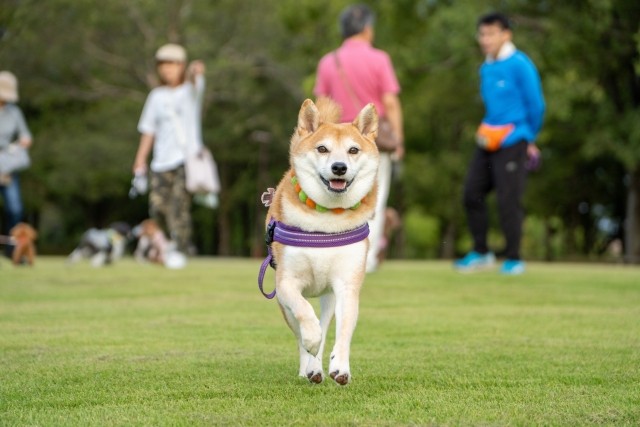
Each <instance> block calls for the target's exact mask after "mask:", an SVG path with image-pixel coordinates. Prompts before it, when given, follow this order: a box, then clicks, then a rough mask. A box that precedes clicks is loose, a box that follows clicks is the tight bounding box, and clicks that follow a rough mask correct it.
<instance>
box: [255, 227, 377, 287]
mask: <svg viewBox="0 0 640 427" xmlns="http://www.w3.org/2000/svg"><path fill="white" fill-rule="evenodd" d="M368 235H369V224H367V223H366V222H365V223H364V224H363V225H361V226H360V227H358V228H354V229H353V230H350V231H344V232H342V233H320V232H309V231H303V230H301V229H299V228H297V227H291V226H289V225H286V224H283V223H281V222H280V221H275V220H273V219H272V220H271V221H269V225H267V233H266V235H265V242H266V243H267V252H268V254H267V257H266V258H265V260H264V261H263V262H262V266H261V267H260V273H259V274H258V288H259V289H260V292H262V295H264V296H265V297H266V298H267V299H272V298H273V297H274V296H276V290H275V289H274V290H273V292H271V293H269V294H267V293H265V292H264V290H263V288H262V282H263V280H264V275H265V273H266V271H267V267H268V266H269V265H271V267H273V268H274V269H275V268H276V266H275V263H274V261H273V254H272V253H271V243H273V242H278V243H282V244H283V245H288V246H298V247H302V248H335V247H338V246H346V245H350V244H352V243H357V242H360V241H362V240H364V239H366V238H367V236H368Z"/></svg>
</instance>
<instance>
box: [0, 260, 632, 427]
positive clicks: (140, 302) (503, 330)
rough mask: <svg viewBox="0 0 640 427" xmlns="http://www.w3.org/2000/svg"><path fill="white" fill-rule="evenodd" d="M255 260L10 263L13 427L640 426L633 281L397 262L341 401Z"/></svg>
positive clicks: (3, 285) (2, 419)
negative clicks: (314, 381)
mask: <svg viewBox="0 0 640 427" xmlns="http://www.w3.org/2000/svg"><path fill="white" fill-rule="evenodd" d="M260 262H261V260H256V259H220V258H202V259H195V260H192V261H191V262H190V264H189V265H188V266H187V268H186V269H184V270H165V269H162V268H160V267H157V266H151V265H138V264H136V263H135V262H134V261H133V260H130V259H125V260H123V261H122V262H119V263H117V264H116V265H113V266H110V267H107V268H101V269H95V268H92V267H90V266H89V265H87V264H78V265H75V266H73V267H70V266H67V265H65V263H64V259H62V258H55V257H41V258H39V259H38V261H37V264H36V266H35V267H34V268H28V267H20V268H14V267H12V266H11V265H10V264H9V263H8V262H7V261H6V260H4V259H3V260H1V261H0V425H3V426H13V425H41V426H50V425H55V426H67V425H69V426H135V425H153V426H158V425H171V426H174V425H185V426H186V425H189V426H190V425H234V426H235V425H256V426H258V425H259V426H262V425H278V426H280V425H305V426H306V425H353V426H357V425H365V426H395V425H566V426H577V425H630V426H631V425H640V386H639V384H640V268H638V267H625V266H610V265H588V264H533V263H531V264H529V265H528V271H527V273H526V274H525V275H523V276H520V277H503V276H500V275H498V274H497V273H496V272H485V273H478V274H475V275H461V274H457V273H455V272H454V271H452V269H451V264H450V263H447V262H406V261H389V262H387V263H385V264H384V265H383V266H382V268H381V269H380V271H379V272H377V273H375V274H372V275H369V276H367V279H366V282H365V287H364V288H363V291H362V295H361V306H360V320H359V323H358V327H357V329H356V334H355V337H354V340H353V343H352V354H351V369H352V374H353V381H352V383H351V384H349V385H348V386H346V387H338V386H336V385H335V384H334V383H333V382H332V381H331V380H328V381H325V382H324V383H323V384H320V385H311V384H309V383H308V382H307V381H306V380H304V379H300V378H298V377H297V372H298V366H297V363H298V355H297V348H296V344H295V341H294V338H293V335H292V334H291V332H290V331H289V329H288V328H287V327H286V326H285V323H284V321H283V319H282V317H281V315H280V312H279V310H278V308H277V304H276V302H275V301H274V300H271V301H268V300H266V299H264V298H263V297H262V295H261V294H260V293H259V292H258V289H257V285H256V276H257V272H258V269H259V266H260ZM273 277H274V275H273V272H272V271H269V272H268V273H267V278H266V287H267V288H269V289H271V287H272V286H273ZM316 306H317V305H316ZM332 342H333V334H332V336H331V337H330V342H329V345H328V350H327V352H326V353H328V352H329V350H330V348H331V345H332ZM326 359H327V354H325V369H326V364H327V360H326Z"/></svg>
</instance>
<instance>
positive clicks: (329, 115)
mask: <svg viewBox="0 0 640 427" xmlns="http://www.w3.org/2000/svg"><path fill="white" fill-rule="evenodd" d="M315 104H316V107H317V108H318V111H319V112H320V123H340V117H342V108H340V105H338V104H337V103H336V102H335V101H334V100H332V99H331V98H328V97H326V96H321V97H319V98H318V99H317V101H316V103H315Z"/></svg>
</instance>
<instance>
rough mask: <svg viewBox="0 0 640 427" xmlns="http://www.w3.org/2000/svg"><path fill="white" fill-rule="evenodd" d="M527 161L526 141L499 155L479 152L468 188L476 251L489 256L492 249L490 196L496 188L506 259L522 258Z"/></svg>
mask: <svg viewBox="0 0 640 427" xmlns="http://www.w3.org/2000/svg"><path fill="white" fill-rule="evenodd" d="M526 159H527V143H526V142H525V141H522V142H519V143H517V144H515V145H513V146H510V147H506V148H503V149H500V150H498V151H495V152H488V151H485V150H482V149H480V148H477V149H476V152H475V154H474V156H473V159H472V160H471V165H470V167H469V171H468V174H467V178H466V182H465V186H464V207H465V210H466V212H467V218H468V221H469V229H470V231H471V235H472V237H473V250H474V251H476V252H479V253H486V252H488V250H489V248H488V246H487V231H488V230H489V218H488V215H487V206H486V197H487V194H489V192H490V191H491V190H493V189H495V190H496V196H497V199H498V213H499V217H500V226H501V228H502V232H503V233H504V237H505V240H506V243H507V246H506V251H505V256H506V257H507V258H509V259H520V240H521V238H522V221H523V219H524V211H523V208H522V196H523V194H524V188H525V183H526V178H527V170H526V169H525V162H526Z"/></svg>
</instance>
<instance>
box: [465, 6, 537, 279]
mask: <svg viewBox="0 0 640 427" xmlns="http://www.w3.org/2000/svg"><path fill="white" fill-rule="evenodd" d="M477 30H478V34H477V37H478V43H479V45H480V48H481V49H482V52H483V53H484V54H485V55H486V59H485V62H484V63H483V64H482V66H481V67H480V94H481V95H482V101H483V103H484V106H485V115H484V118H483V119H482V123H481V125H480V127H479V128H478V131H477V133H476V140H477V143H478V146H477V147H476V149H475V153H474V155H473V158H472V160H471V164H470V166H469V169H468V171H467V177H466V181H465V186H464V196H463V197H464V207H465V210H466V213H467V220H468V222H469V229H470V231H471V236H472V238H473V250H472V251H471V252H469V253H468V254H467V255H465V256H464V258H461V259H458V260H456V261H455V263H454V266H455V268H456V269H457V270H459V271H474V270H479V269H484V268H490V267H492V266H493V265H494V264H495V255H494V254H493V252H490V251H489V247H488V245H487V232H488V228H489V218H488V215H487V206H486V197H487V195H488V193H489V192H490V191H492V190H494V189H495V190H496V195H497V201H498V213H499V218H500V226H501V228H502V232H503V233H504V237H505V241H506V248H505V252H504V256H505V257H506V260H505V261H504V263H503V265H502V267H501V269H500V272H501V273H503V274H521V273H523V272H524V262H522V260H521V259H520V240H521V237H522V222H523V220H524V210H523V208H522V196H523V195H524V190H525V181H526V177H527V162H528V161H529V162H530V165H532V166H533V167H535V166H536V163H537V162H538V161H539V158H540V150H539V149H538V147H537V145H536V138H537V136H538V133H539V132H540V128H541V127H542V119H543V115H544V110H545V102H544V97H543V94H542V85H541V82H540V76H539V75H538V70H537V69H536V67H535V65H534V64H533V62H532V61H531V59H529V57H528V56H527V55H525V54H524V53H523V52H521V51H519V50H517V49H516V47H515V45H514V44H513V42H512V41H511V39H512V36H513V34H512V31H511V24H510V22H509V20H508V19H507V17H506V16H505V15H503V14H501V13H490V14H487V15H484V16H482V17H480V19H479V20H478V24H477Z"/></svg>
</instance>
